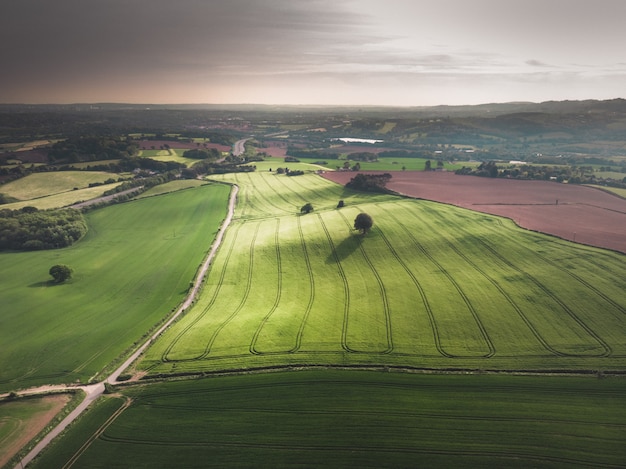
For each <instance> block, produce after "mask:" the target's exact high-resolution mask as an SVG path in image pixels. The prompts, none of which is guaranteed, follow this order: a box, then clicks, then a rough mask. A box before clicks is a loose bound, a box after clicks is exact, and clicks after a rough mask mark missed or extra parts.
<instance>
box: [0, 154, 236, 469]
mask: <svg viewBox="0 0 626 469" xmlns="http://www.w3.org/2000/svg"><path fill="white" fill-rule="evenodd" d="M242 145H243V144H242ZM238 192H239V187H237V186H233V187H232V190H231V193H230V200H229V202H228V214H227V215H226V218H225V219H224V222H223V223H222V226H221V227H220V230H219V232H218V233H217V236H216V237H215V241H214V242H213V245H212V246H211V250H210V251H209V254H208V255H207V257H206V258H205V260H204V262H203V263H202V265H201V266H200V270H198V273H197V275H196V280H195V281H194V284H193V288H192V289H191V291H190V292H189V295H188V296H187V299H186V300H185V301H184V302H183V303H182V304H181V305H180V306H179V307H178V309H177V310H176V312H175V313H174V315H173V316H172V317H171V318H170V319H169V320H168V321H167V322H166V323H165V324H163V326H161V327H160V328H159V329H158V330H157V331H156V332H155V333H154V334H152V336H150V338H149V339H148V340H146V342H145V343H144V344H143V345H142V346H141V347H139V348H138V349H137V350H136V351H135V352H134V353H133V354H132V355H131V356H130V357H128V359H127V360H126V361H125V362H124V363H122V365H120V366H119V367H118V368H117V369H116V370H115V371H114V372H113V373H111V375H109V376H108V377H107V378H106V379H105V380H104V381H102V382H100V383H96V384H90V385H87V386H65V385H54V386H40V387H37V388H32V389H26V390H23V391H20V392H19V393H18V394H19V395H20V396H25V395H32V394H37V393H41V392H49V391H54V390H59V391H63V390H68V389H82V390H83V391H84V392H85V393H86V397H85V399H84V400H83V402H81V403H80V405H79V406H78V407H76V408H75V409H74V410H73V411H72V412H71V413H70V414H69V415H68V416H67V417H65V418H64V419H63V420H62V421H61V423H59V424H58V425H57V426H56V427H55V428H53V429H52V430H51V431H50V433H48V434H47V435H46V436H45V437H44V438H42V440H41V441H40V442H39V443H38V444H37V445H36V446H35V447H34V448H33V449H32V450H31V451H30V452H29V453H28V454H27V455H26V456H25V457H24V458H23V459H22V460H21V461H20V462H18V463H17V465H16V466H15V469H21V468H23V467H24V466H26V465H27V464H28V463H29V462H31V461H32V460H33V459H34V458H35V457H36V456H37V455H38V454H39V453H40V452H41V451H42V450H43V449H44V448H45V447H46V446H47V445H48V444H49V443H50V442H51V441H52V440H53V439H54V438H55V437H56V436H58V435H59V434H60V433H61V432H62V431H63V430H64V429H65V428H66V427H67V426H68V425H69V424H70V423H72V422H73V421H74V420H75V419H76V418H77V417H78V416H79V415H80V414H81V413H82V412H83V411H84V410H85V409H87V407H89V405H90V404H91V403H92V402H93V401H95V400H96V399H97V398H98V397H100V396H101V395H102V394H103V393H104V389H105V383H110V384H115V383H117V382H118V381H117V380H118V378H119V376H120V374H121V373H122V372H123V371H124V370H125V369H126V368H128V367H129V366H130V364H131V363H132V362H134V361H135V360H136V359H137V358H138V357H139V355H141V353H143V351H144V350H145V349H146V348H148V346H150V344H151V343H152V342H153V341H154V340H155V339H156V338H157V337H158V336H159V335H161V334H162V333H163V331H165V329H167V328H168V327H169V326H170V325H171V324H172V323H173V322H174V321H175V320H176V318H178V316H180V315H181V314H182V313H183V312H184V311H185V310H186V309H187V308H188V307H189V306H190V305H191V304H192V303H193V301H194V300H195V298H196V295H197V294H198V292H199V291H200V287H201V285H202V282H203V281H204V276H205V275H206V272H207V270H208V268H209V265H210V264H211V262H212V261H213V258H214V257H215V254H216V253H217V250H218V248H219V247H220V244H221V243H222V239H223V238H224V233H225V232H226V229H227V228H228V226H229V225H230V222H231V221H232V219H233V215H234V213H235V204H236V202H237V193H238ZM0 397H2V395H0Z"/></svg>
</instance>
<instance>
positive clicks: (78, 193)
mask: <svg viewBox="0 0 626 469" xmlns="http://www.w3.org/2000/svg"><path fill="white" fill-rule="evenodd" d="M120 184H122V183H121V182H114V183H112V184H104V185H102V186H95V187H88V188H86V189H78V190H71V191H67V192H61V193H59V194H54V195H49V196H45V197H39V198H37V199H32V200H24V201H22V202H13V203H10V204H5V205H2V208H6V209H9V210H19V209H21V208H23V207H35V208H37V209H39V210H48V209H55V208H62V207H68V206H70V205H73V204H76V203H79V202H84V201H85V200H91V199H96V198H98V197H102V195H103V194H104V193H105V192H106V191H108V190H111V189H113V188H115V187H117V186H119V185H120Z"/></svg>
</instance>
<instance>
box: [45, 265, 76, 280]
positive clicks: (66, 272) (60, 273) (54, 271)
mask: <svg viewBox="0 0 626 469" xmlns="http://www.w3.org/2000/svg"><path fill="white" fill-rule="evenodd" d="M48 273H49V274H50V275H52V278H54V282H55V283H63V282H65V281H66V280H68V279H70V278H72V269H71V267H69V266H67V265H63V264H57V265H53V266H52V267H50V271H49V272H48Z"/></svg>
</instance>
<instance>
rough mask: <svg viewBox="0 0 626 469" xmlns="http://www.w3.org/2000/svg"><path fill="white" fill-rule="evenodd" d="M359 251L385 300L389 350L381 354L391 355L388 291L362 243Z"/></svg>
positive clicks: (343, 216) (391, 342) (344, 217)
mask: <svg viewBox="0 0 626 469" xmlns="http://www.w3.org/2000/svg"><path fill="white" fill-rule="evenodd" d="M339 215H340V216H341V218H342V219H343V221H344V222H345V223H346V225H347V226H348V229H352V225H350V222H349V221H348V219H347V218H346V216H345V215H344V214H343V213H342V212H339ZM359 250H360V251H361V254H362V256H363V259H365V262H366V263H367V265H368V267H369V268H370V270H371V272H372V274H374V277H375V278H376V282H377V283H378V288H379V289H380V295H381V297H382V300H383V312H384V315H385V331H386V335H387V348H386V349H385V350H383V351H382V352H381V353H383V354H389V353H391V352H393V337H392V331H391V313H390V311H389V298H388V297H387V290H386V288H385V284H384V282H383V281H382V279H381V278H380V274H379V273H378V271H377V270H376V267H374V264H372V261H371V259H370V258H369V256H368V255H367V253H366V252H365V248H363V244H361V243H359Z"/></svg>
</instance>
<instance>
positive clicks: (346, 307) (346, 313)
mask: <svg viewBox="0 0 626 469" xmlns="http://www.w3.org/2000/svg"><path fill="white" fill-rule="evenodd" d="M317 217H318V218H319V220H320V223H321V225H322V228H323V229H324V232H325V233H326V238H327V239H328V244H329V246H330V250H331V253H332V256H333V259H334V260H335V264H337V270H338V272H339V276H340V277H341V280H342V283H343V293H344V298H345V301H344V305H343V327H342V330H341V348H343V349H344V350H345V351H346V352H352V353H354V352H355V350H352V349H351V348H350V347H348V343H347V340H346V338H347V335H348V320H349V313H350V286H349V285H348V278H347V277H346V273H345V272H344V270H343V267H342V266H341V261H340V260H339V255H338V254H337V250H336V248H335V244H334V243H333V240H332V238H331V237H330V232H329V231H328V227H327V226H326V223H324V219H323V218H322V216H321V215H320V214H319V213H318V214H317Z"/></svg>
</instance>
